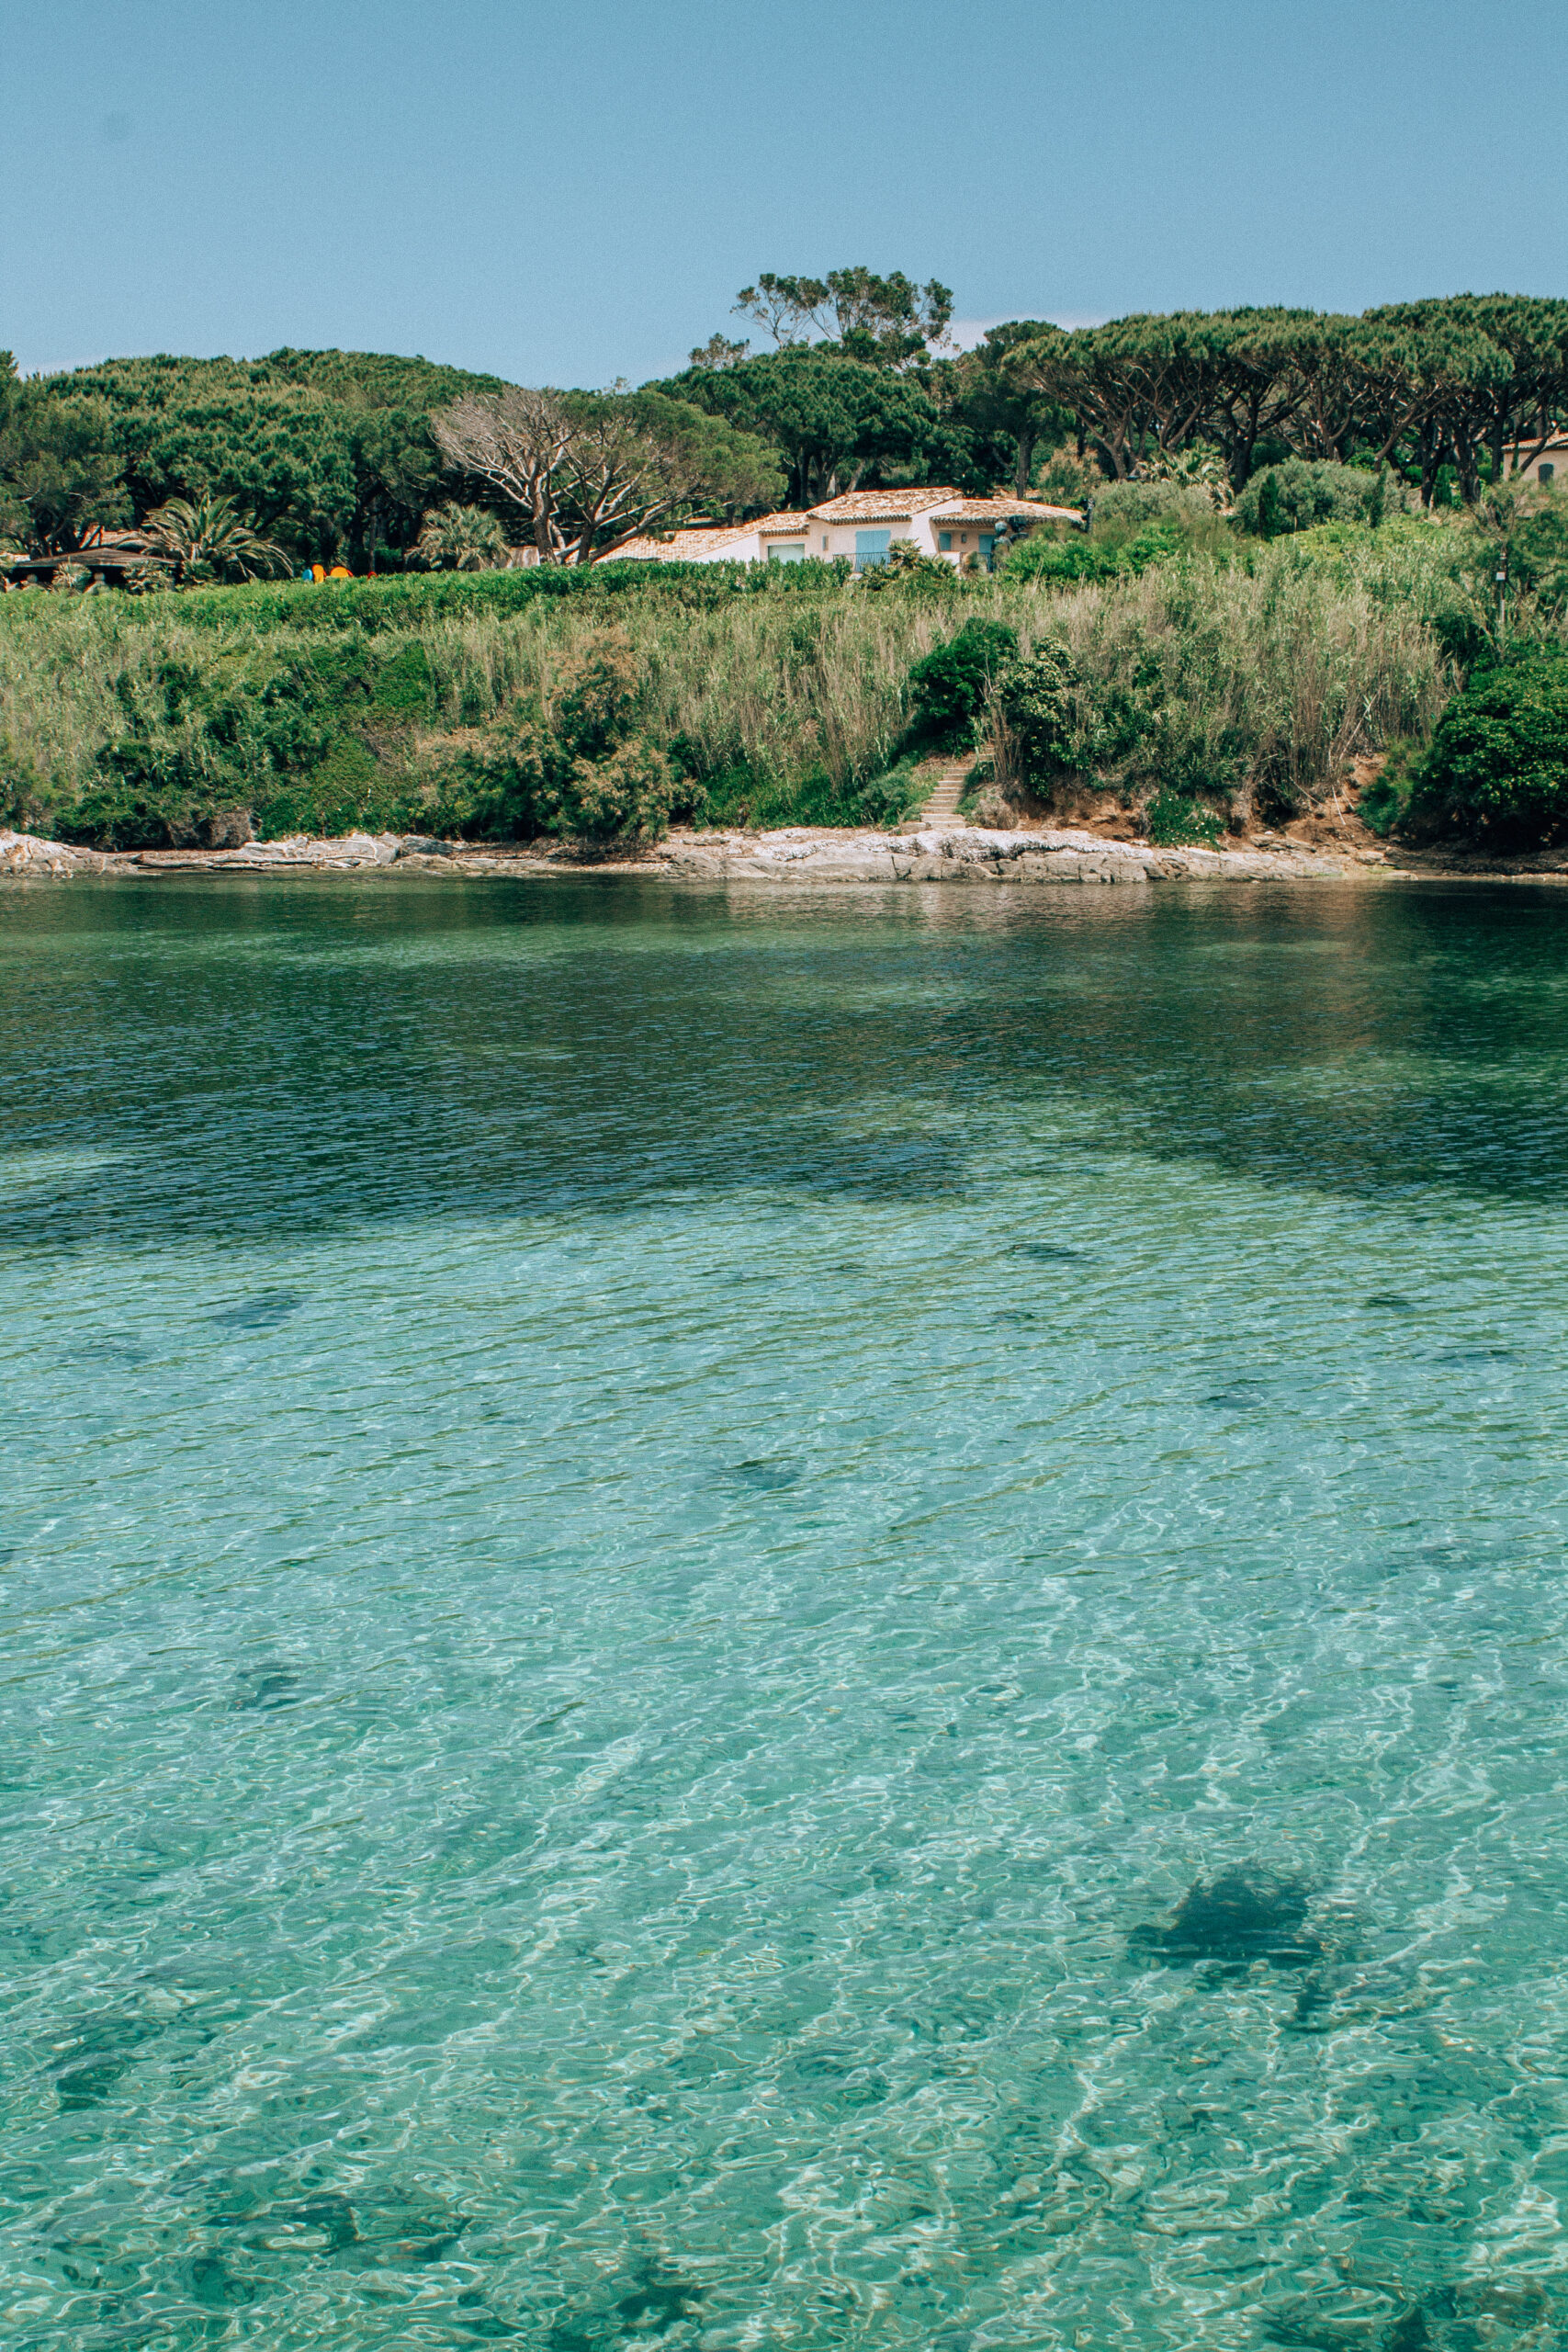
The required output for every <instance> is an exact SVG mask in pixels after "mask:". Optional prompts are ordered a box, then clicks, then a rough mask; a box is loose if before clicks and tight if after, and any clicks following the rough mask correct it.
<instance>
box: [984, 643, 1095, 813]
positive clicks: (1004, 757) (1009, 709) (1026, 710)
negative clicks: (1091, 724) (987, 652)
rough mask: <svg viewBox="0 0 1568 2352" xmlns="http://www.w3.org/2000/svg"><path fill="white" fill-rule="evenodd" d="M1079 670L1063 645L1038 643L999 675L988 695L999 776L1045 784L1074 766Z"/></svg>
mask: <svg viewBox="0 0 1568 2352" xmlns="http://www.w3.org/2000/svg"><path fill="white" fill-rule="evenodd" d="M1076 684H1077V667H1076V665H1075V663H1074V662H1073V659H1072V656H1071V655H1070V654H1069V653H1068V651H1067V650H1066V647H1065V646H1061V645H1039V646H1036V647H1035V649H1034V650H1033V652H1032V653H1024V654H1020V655H1019V656H1017V657H1016V658H1015V659H1014V660H1013V661H1011V662H1009V663H1008V664H1007V666H1006V668H1005V669H1003V670H1002V671H1001V672H1000V673H998V678H997V683H996V690H995V694H994V695H993V699H992V719H993V733H994V739H995V741H996V746H997V756H998V771H999V776H1000V780H1001V781H1002V782H1003V783H1004V784H1007V783H1019V784H1023V785H1027V786H1031V787H1032V788H1033V789H1035V790H1041V789H1043V788H1046V787H1048V786H1050V785H1051V784H1053V783H1054V782H1055V779H1056V778H1057V777H1058V776H1059V775H1061V774H1062V772H1063V770H1064V769H1065V768H1066V767H1068V766H1070V765H1071V764H1072V748H1073V701H1072V693H1073V688H1074V686H1075V685H1076Z"/></svg>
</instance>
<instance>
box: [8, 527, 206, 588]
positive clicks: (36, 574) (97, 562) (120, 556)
mask: <svg viewBox="0 0 1568 2352" xmlns="http://www.w3.org/2000/svg"><path fill="white" fill-rule="evenodd" d="M173 569H174V566H173V564H172V563H171V562H170V560H169V559H168V558H167V557H166V556H163V555H159V554H156V553H155V552H154V551H153V549H152V547H151V545H150V543H149V542H148V540H147V539H146V538H144V537H143V536H142V534H141V532H140V531H106V530H104V529H103V528H102V526H100V525H96V524H95V525H94V526H93V528H92V529H91V530H90V531H86V532H85V533H84V534H83V537H82V544H81V546H80V547H77V548H67V550H66V551H65V553H64V554H63V555H4V554H0V584H3V585H4V586H5V587H6V588H21V587H24V586H27V587H34V586H36V587H39V588H46V587H48V586H49V585H50V584H51V582H53V580H54V579H55V578H56V576H57V575H63V576H64V577H66V578H68V579H74V578H75V575H76V574H77V573H78V572H82V571H85V572H86V573H87V574H88V575H89V577H88V579H87V581H86V582H84V583H82V584H83V585H85V586H88V587H95V588H97V587H103V588H123V587H124V585H125V582H126V581H127V579H128V578H129V577H130V575H131V574H133V573H139V572H140V573H146V572H149V571H163V572H165V573H166V572H169V571H173Z"/></svg>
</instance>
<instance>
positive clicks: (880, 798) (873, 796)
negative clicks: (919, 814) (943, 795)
mask: <svg viewBox="0 0 1568 2352" xmlns="http://www.w3.org/2000/svg"><path fill="white" fill-rule="evenodd" d="M925 797H926V788H925V786H924V785H923V784H922V783H921V781H920V777H919V771H918V770H917V768H916V766H915V763H914V761H913V760H912V759H908V758H906V759H902V760H900V761H899V762H898V763H897V766H896V767H891V768H889V769H888V771H887V773H886V775H876V776H873V777H872V779H871V781H870V783H869V784H866V785H863V786H862V787H861V790H860V792H859V794H858V796H857V797H856V809H857V814H856V817H855V818H854V820H852V821H854V822H855V823H858V824H862V825H874V826H875V827H876V828H877V829H878V830H881V829H882V828H884V827H886V826H888V825H901V824H902V823H903V822H904V820H905V819H906V818H907V817H912V816H913V815H914V813H915V811H916V810H917V809H919V807H920V806H921V804H922V802H923V801H924V799H925Z"/></svg>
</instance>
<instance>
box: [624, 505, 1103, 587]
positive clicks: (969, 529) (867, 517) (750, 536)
mask: <svg viewBox="0 0 1568 2352" xmlns="http://www.w3.org/2000/svg"><path fill="white" fill-rule="evenodd" d="M1082 521H1083V516H1082V515H1080V514H1079V513H1078V510H1077V507H1076V506H1045V505H1042V504H1041V503H1039V502H1038V501H1037V500H1035V499H1029V498H1010V497H1007V496H1005V495H1004V496H1002V497H999V498H965V497H964V493H963V492H962V491H957V490H951V489H935V490H932V489H923V490H852V491H850V492H847V493H846V494H845V495H844V496H843V497H841V498H829V500H827V501H826V502H825V503H824V504H822V505H820V506H812V507H809V508H807V510H806V512H805V513H804V514H781V515H763V517H762V519H761V522H758V523H736V524H713V525H708V526H701V527H693V528H691V529H689V530H683V531H674V532H671V535H670V537H668V538H667V539H655V538H640V539H631V540H628V541H627V542H626V545H625V546H624V547H619V548H613V549H611V550H610V551H609V552H608V553H607V554H605V555H603V556H601V557H600V558H599V559H598V560H599V561H600V562H601V563H609V562H625V561H626V560H628V559H630V560H633V561H641V562H654V563H760V562H762V563H801V562H803V561H804V560H806V558H807V556H815V557H816V558H817V559H818V561H820V562H823V563H832V562H835V561H836V560H838V559H839V558H840V557H843V558H844V559H846V560H848V561H849V562H850V563H852V564H853V566H854V568H855V570H856V571H865V570H867V569H868V567H870V566H872V565H874V564H879V563H886V560H887V558H888V554H889V551H890V549H891V548H892V545H893V542H894V540H895V539H908V540H910V541H911V542H912V543H913V544H914V546H915V547H916V548H919V552H920V553H921V554H922V555H929V556H935V557H937V558H938V559H939V560H942V561H943V562H946V563H950V564H951V565H952V566H953V570H954V571H963V570H964V569H965V567H966V566H968V565H969V564H970V563H971V562H973V564H974V565H975V566H976V568H977V569H978V570H980V571H991V570H992V569H993V568H994V566H995V563H996V559H997V554H998V545H999V543H1002V542H1005V541H1006V540H1008V539H1011V538H1021V537H1026V536H1027V534H1028V533H1029V532H1030V531H1032V530H1033V529H1035V528H1036V527H1037V526H1038V525H1040V524H1042V523H1074V524H1079V523H1081V522H1082Z"/></svg>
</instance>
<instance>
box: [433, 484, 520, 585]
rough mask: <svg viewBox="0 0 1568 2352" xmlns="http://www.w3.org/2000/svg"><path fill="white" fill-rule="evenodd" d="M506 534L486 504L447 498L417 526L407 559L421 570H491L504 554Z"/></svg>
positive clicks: (505, 558) (506, 548)
mask: <svg viewBox="0 0 1568 2352" xmlns="http://www.w3.org/2000/svg"><path fill="white" fill-rule="evenodd" d="M508 552H509V550H508V547H507V538H506V533H505V532H504V530H503V529H502V526H501V522H500V519H499V517H498V516H496V515H492V514H491V512H490V511H489V509H488V508H487V507H483V506H463V505H460V504H459V503H457V501H456V500H454V499H448V500H446V503H444V504H442V505H440V506H433V507H432V508H431V510H430V512H429V513H428V514H427V515H425V517H424V520H423V523H422V524H421V525H420V529H419V537H418V538H417V539H415V541H414V543H413V546H412V548H410V550H409V560H410V562H411V563H412V564H414V565H416V566H417V567H418V568H419V569H420V570H421V571H427V570H428V571H493V570H494V569H495V567H496V566H497V565H498V564H502V563H504V562H505V561H506V560H507V555H508Z"/></svg>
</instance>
